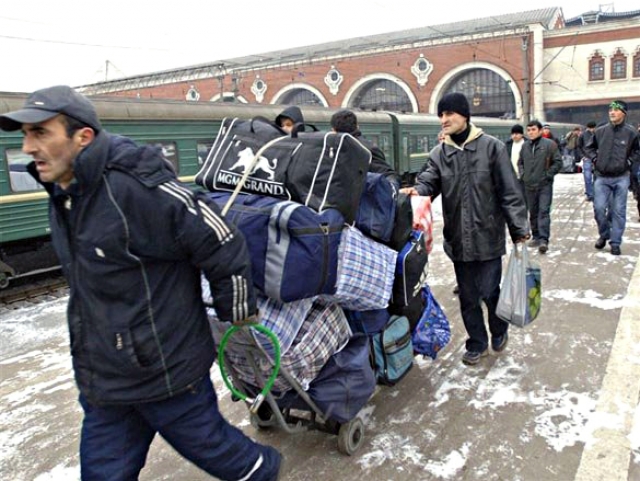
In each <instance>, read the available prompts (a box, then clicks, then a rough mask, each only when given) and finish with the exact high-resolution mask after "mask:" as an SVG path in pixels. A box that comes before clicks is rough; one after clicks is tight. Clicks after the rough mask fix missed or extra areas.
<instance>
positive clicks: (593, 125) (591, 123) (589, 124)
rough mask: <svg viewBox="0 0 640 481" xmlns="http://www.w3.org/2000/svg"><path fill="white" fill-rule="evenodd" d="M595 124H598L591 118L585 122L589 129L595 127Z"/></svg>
mask: <svg viewBox="0 0 640 481" xmlns="http://www.w3.org/2000/svg"><path fill="white" fill-rule="evenodd" d="M596 125H598V124H596V123H595V121H593V120H589V122H587V128H589V129H595V128H596Z"/></svg>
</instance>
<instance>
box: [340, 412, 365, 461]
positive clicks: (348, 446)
mask: <svg viewBox="0 0 640 481" xmlns="http://www.w3.org/2000/svg"><path fill="white" fill-rule="evenodd" d="M363 442H364V423H363V422H362V419H360V418H353V419H352V420H351V421H349V422H348V423H346V424H343V425H341V426H340V431H339V432H338V451H340V452H341V453H344V454H347V455H349V456H351V455H352V454H354V453H355V452H356V451H357V450H358V449H360V446H362V443H363Z"/></svg>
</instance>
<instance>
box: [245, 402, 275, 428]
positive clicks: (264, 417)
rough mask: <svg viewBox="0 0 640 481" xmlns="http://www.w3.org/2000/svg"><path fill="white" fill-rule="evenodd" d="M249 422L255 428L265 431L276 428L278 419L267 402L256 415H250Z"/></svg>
mask: <svg viewBox="0 0 640 481" xmlns="http://www.w3.org/2000/svg"><path fill="white" fill-rule="evenodd" d="M249 421H250V422H251V425H252V426H253V427H254V428H256V429H258V430H261V431H264V430H266V429H270V428H272V427H273V426H274V424H275V421H276V418H275V415H274V414H273V411H271V407H270V406H269V405H268V404H267V403H266V402H265V403H263V404H262V405H261V406H260V407H259V408H258V412H257V413H256V414H253V413H250V414H249Z"/></svg>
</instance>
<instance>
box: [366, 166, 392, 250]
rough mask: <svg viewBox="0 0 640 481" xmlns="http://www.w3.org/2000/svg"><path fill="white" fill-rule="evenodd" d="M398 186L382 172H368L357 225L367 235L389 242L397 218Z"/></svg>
mask: <svg viewBox="0 0 640 481" xmlns="http://www.w3.org/2000/svg"><path fill="white" fill-rule="evenodd" d="M397 195H398V192H397V191H396V187H395V186H394V185H393V184H392V183H391V182H389V180H388V179H387V178H386V177H385V176H384V175H382V174H373V173H371V172H369V173H367V180H366V183H365V187H364V190H363V192H362V196H361V197H360V206H359V207H358V213H357V215H356V227H357V228H358V229H359V230H360V232H362V233H363V234H364V235H366V236H367V237H371V238H373V239H376V240H379V241H382V242H389V240H391V234H392V233H393V226H394V222H395V219H396V198H397Z"/></svg>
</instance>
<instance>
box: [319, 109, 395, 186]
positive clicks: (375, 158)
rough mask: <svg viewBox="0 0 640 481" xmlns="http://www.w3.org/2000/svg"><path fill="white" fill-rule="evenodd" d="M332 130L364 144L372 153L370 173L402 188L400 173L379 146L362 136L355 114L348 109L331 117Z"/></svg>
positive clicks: (339, 111)
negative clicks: (381, 176)
mask: <svg viewBox="0 0 640 481" xmlns="http://www.w3.org/2000/svg"><path fill="white" fill-rule="evenodd" d="M331 130H333V131H334V132H344V133H347V134H351V135H353V136H354V137H355V138H356V139H358V140H359V141H360V142H362V144H363V145H364V146H365V147H366V148H367V149H369V151H370V152H371V164H370V165H369V172H372V173H374V174H382V175H384V176H385V177H386V178H387V180H388V181H389V182H391V183H392V184H393V185H395V187H396V188H399V187H400V177H399V176H398V173H397V172H396V171H395V170H393V168H392V167H391V166H390V165H389V164H388V163H387V159H386V157H385V155H384V152H382V150H380V148H379V147H378V146H377V145H374V144H373V142H371V141H369V140H367V139H365V138H364V137H363V136H362V132H361V131H360V127H359V126H358V117H357V116H356V114H355V113H353V112H352V111H351V110H347V109H342V110H338V111H337V112H336V113H335V114H333V115H332V116H331Z"/></svg>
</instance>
